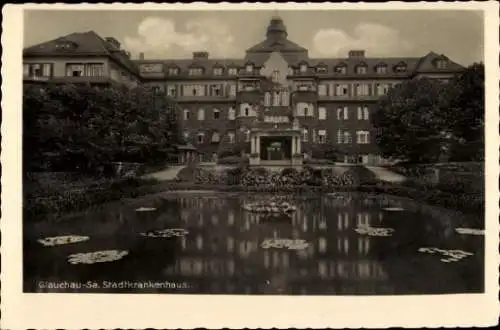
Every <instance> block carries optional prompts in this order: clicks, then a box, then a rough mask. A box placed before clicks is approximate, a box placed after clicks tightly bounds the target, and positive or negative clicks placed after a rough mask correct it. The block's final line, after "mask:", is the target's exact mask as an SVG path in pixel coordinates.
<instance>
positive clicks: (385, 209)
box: [383, 207, 404, 212]
mask: <svg viewBox="0 0 500 330" xmlns="http://www.w3.org/2000/svg"><path fill="white" fill-rule="evenodd" d="M383 210H384V211H389V212H398V211H404V209H403V208H402V207H386V208H383Z"/></svg>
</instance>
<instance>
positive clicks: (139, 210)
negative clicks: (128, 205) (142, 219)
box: [135, 206, 156, 212]
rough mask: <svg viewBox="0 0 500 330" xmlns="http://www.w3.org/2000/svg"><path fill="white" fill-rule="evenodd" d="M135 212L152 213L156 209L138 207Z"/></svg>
mask: <svg viewBox="0 0 500 330" xmlns="http://www.w3.org/2000/svg"><path fill="white" fill-rule="evenodd" d="M135 211H136V212H153V211H156V208H154V207H142V206H141V207H139V208H138V209H135Z"/></svg>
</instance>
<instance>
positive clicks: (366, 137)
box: [356, 131, 370, 144]
mask: <svg viewBox="0 0 500 330" xmlns="http://www.w3.org/2000/svg"><path fill="white" fill-rule="evenodd" d="M356 137H357V139H356V142H357V143H358V144H368V143H370V132H367V131H358V132H356Z"/></svg>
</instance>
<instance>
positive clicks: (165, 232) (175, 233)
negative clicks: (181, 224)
mask: <svg viewBox="0 0 500 330" xmlns="http://www.w3.org/2000/svg"><path fill="white" fill-rule="evenodd" d="M188 234H189V231H187V230H186V229H182V228H169V229H161V230H151V231H147V232H145V233H141V234H140V235H141V236H145V237H183V236H186V235H188Z"/></svg>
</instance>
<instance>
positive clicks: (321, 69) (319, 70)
mask: <svg viewBox="0 0 500 330" xmlns="http://www.w3.org/2000/svg"><path fill="white" fill-rule="evenodd" d="M327 72H328V68H327V67H326V66H319V67H317V68H316V73H327Z"/></svg>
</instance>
